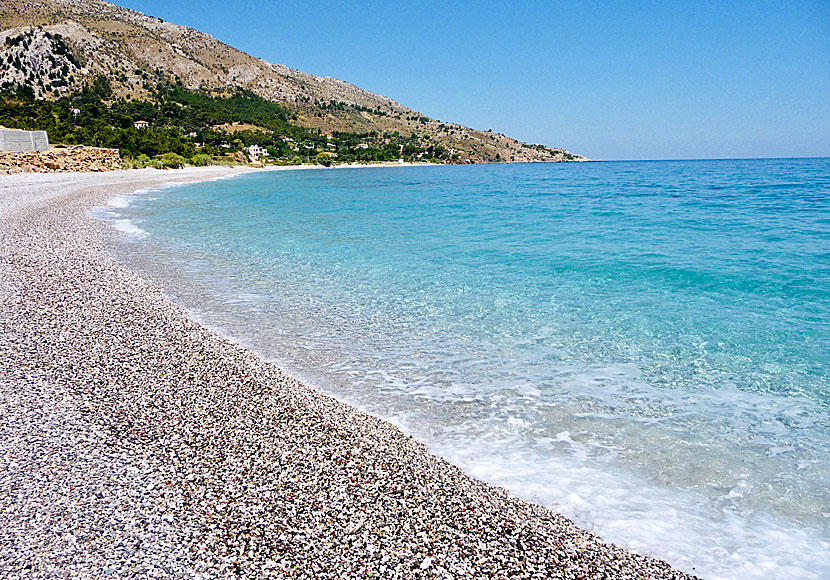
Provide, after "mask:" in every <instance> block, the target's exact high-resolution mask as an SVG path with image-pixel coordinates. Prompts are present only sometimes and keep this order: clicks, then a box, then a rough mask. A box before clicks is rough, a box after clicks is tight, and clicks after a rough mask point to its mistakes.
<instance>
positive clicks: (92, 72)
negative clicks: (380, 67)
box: [0, 0, 586, 162]
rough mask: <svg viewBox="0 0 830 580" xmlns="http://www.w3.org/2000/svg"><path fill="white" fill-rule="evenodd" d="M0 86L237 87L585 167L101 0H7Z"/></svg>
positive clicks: (474, 157) (499, 152)
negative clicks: (99, 80)
mask: <svg viewBox="0 0 830 580" xmlns="http://www.w3.org/2000/svg"><path fill="white" fill-rule="evenodd" d="M0 29H2V32H0V64H1V65H2V66H0V87H2V88H15V87H18V86H28V87H31V90H32V91H34V93H35V95H36V96H38V97H43V98H56V97H59V96H60V95H63V94H67V93H69V92H72V91H76V90H78V89H80V88H81V87H83V86H84V85H85V84H89V83H91V82H92V80H93V79H95V78H96V77H98V76H99V75H104V76H106V77H107V78H108V79H109V81H110V85H111V87H112V89H113V91H114V93H115V96H116V97H122V98H129V99H140V98H144V97H147V96H148V95H149V89H151V88H152V87H154V86H155V85H156V84H157V83H158V82H160V81H168V82H178V83H181V84H183V85H184V86H185V87H187V88H190V89H200V90H204V91H208V92H212V93H219V94H225V93H228V92H230V91H234V90H236V89H237V88H238V87H242V88H245V89H249V90H251V91H253V92H254V93H256V94H258V95H260V96H262V97H264V98H266V99H269V100H271V101H275V102H278V103H280V104H282V105H284V106H285V107H287V108H288V109H289V110H290V111H291V112H292V113H293V114H294V115H295V122H296V123H298V124H299V125H302V126H305V127H310V128H319V129H320V130H321V131H323V132H325V133H331V132H332V131H350V132H355V133H364V132H372V131H375V132H378V133H381V134H382V133H384V132H394V131H398V132H399V133H400V134H401V135H407V136H409V135H412V134H416V135H418V136H419V139H420V140H421V141H424V142H431V143H440V144H442V145H443V146H445V147H446V148H448V149H449V150H451V151H454V152H455V153H457V154H458V157H459V159H460V160H461V161H465V162H493V161H584V160H586V159H585V158H584V157H582V156H579V155H572V154H570V153H568V152H567V151H564V150H562V149H555V148H549V147H545V146H541V145H529V144H526V143H522V142H520V141H517V140H515V139H512V138H510V137H507V136H506V135H503V134H498V133H491V132H485V131H478V130H474V129H470V128H468V127H464V126H462V125H458V124H455V123H443V122H440V121H437V120H435V119H432V118H430V117H427V116H425V115H422V114H421V113H419V112H417V111H413V110H411V109H409V108H407V107H405V106H403V105H401V104H400V103H397V102H395V101H393V100H392V99H389V98H387V97H384V96H381V95H377V94H374V93H371V92H369V91H366V90H363V89H361V88H359V87H357V86H355V85H352V84H350V83H347V82H344V81H341V80H339V79H335V78H331V77H317V76H314V75H310V74H307V73H304V72H301V71H297V70H294V69H291V68H289V67H287V66H284V65H281V64H273V63H270V62H267V61H265V60H262V59H259V58H255V57H253V56H251V55H249V54H246V53H244V52H242V51H240V50H237V49H235V48H233V47H230V46H228V45H226V44H224V43H222V42H220V41H218V40H216V39H215V38H213V37H212V36H210V35H208V34H205V33H203V32H199V31H197V30H193V29H192V28H188V27H186V26H179V25H176V24H172V23H169V22H164V21H163V20H160V19H158V18H154V17H152V16H147V15H145V14H141V13H139V12H134V11H132V10H128V9H126V8H121V7H119V6H116V5H114V4H111V3H109V2H105V1H103V0H2V2H0Z"/></svg>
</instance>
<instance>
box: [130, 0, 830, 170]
mask: <svg viewBox="0 0 830 580" xmlns="http://www.w3.org/2000/svg"><path fill="white" fill-rule="evenodd" d="M115 3H117V4H119V5H121V6H126V7H127V8H131V9H133V10H138V11H140V12H143V13H145V14H149V15H151V16H155V17H157V18H162V19H164V20H167V21H170V22H175V23H176V24H184V25H186V26H190V27H192V28H196V29H198V30H201V31H203V32H207V33H209V34H211V35H213V36H214V37H216V38H218V39H219V40H221V41H223V42H225V43H227V44H230V45H231V46H234V47H236V48H239V49H241V50H244V51H245V52H247V53H250V54H252V55H254V56H257V57H260V58H264V59H265V60H268V61H271V62H276V63H280V64H284V65H287V66H289V67H291V68H294V69H298V70H301V71H304V72H308V73H311V74H315V75H320V76H332V77H337V78H340V79H343V80H345V81H348V82H350V83H353V84H356V85H358V86H360V87H362V88H364V89H367V90H370V91H372V92H375V93H380V94H382V95H386V96H387V97H390V98H392V99H394V100H396V101H398V102H400V103H402V104H403V105H406V106H407V107H410V108H412V109H414V110H416V111H419V112H421V113H423V114H425V115H428V116H430V117H433V118H437V119H440V120H442V121H451V122H456V123H461V124H464V125H468V126H470V127H474V128H476V129H484V130H486V129H493V130H494V131H497V132H502V133H506V134H507V135H510V136H512V137H516V138H518V139H521V140H523V141H527V142H530V143H542V144H545V145H549V146H552V147H562V148H564V149H567V150H569V151H571V152H574V153H579V154H582V155H586V156H588V157H590V158H591V159H606V160H610V159H684V158H685V159H701V158H734V157H816V156H830V1H828V0H814V1H798V0H792V1H786V2H781V1H777V2H766V1H757V2H749V1H746V2H729V1H723V0H721V1H720V2H708V1H706V0H700V1H698V2H694V3H693V2H670V1H665V2H657V1H655V2H637V1H631V2H592V1H584V2H578V3H566V2H520V1H515V2H489V1H486V0H480V1H477V2H473V1H470V2H453V1H451V0H445V1H443V2H432V1H423V2H417V3H415V2H413V3H403V2H401V3H399V2H394V1H392V0H387V1H385V2H362V3H357V2H323V1H317V2H298V1H297V0H294V1H292V2H282V1H279V0H277V1H274V0H247V1H243V0H224V1H222V2H219V1H215V0H203V1H199V2H194V1H193V0H186V1H185V0H115Z"/></svg>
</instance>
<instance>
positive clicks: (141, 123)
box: [133, 121, 150, 129]
mask: <svg viewBox="0 0 830 580" xmlns="http://www.w3.org/2000/svg"><path fill="white" fill-rule="evenodd" d="M149 126H150V123H148V122H147V121H136V122H135V123H133V127H135V128H136V129H146V128H148V127H149Z"/></svg>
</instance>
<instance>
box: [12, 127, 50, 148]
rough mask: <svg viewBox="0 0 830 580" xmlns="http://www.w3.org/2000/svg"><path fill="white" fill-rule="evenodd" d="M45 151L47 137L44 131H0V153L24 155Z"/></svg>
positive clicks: (47, 143)
mask: <svg viewBox="0 0 830 580" xmlns="http://www.w3.org/2000/svg"><path fill="white" fill-rule="evenodd" d="M47 149H49V136H48V135H47V134H46V131H21V130H19V129H0V151H12V152H16V153H25V152H27V151H46V150H47Z"/></svg>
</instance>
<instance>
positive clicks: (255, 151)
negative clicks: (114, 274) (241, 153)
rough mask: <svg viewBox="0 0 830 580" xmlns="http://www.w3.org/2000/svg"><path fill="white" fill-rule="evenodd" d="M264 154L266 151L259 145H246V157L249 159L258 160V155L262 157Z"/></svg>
mask: <svg viewBox="0 0 830 580" xmlns="http://www.w3.org/2000/svg"><path fill="white" fill-rule="evenodd" d="M266 155H268V151H266V150H265V149H263V148H262V147H260V146H259V145H251V146H250V147H248V157H250V158H251V161H259V159H260V157H264V156H266Z"/></svg>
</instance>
